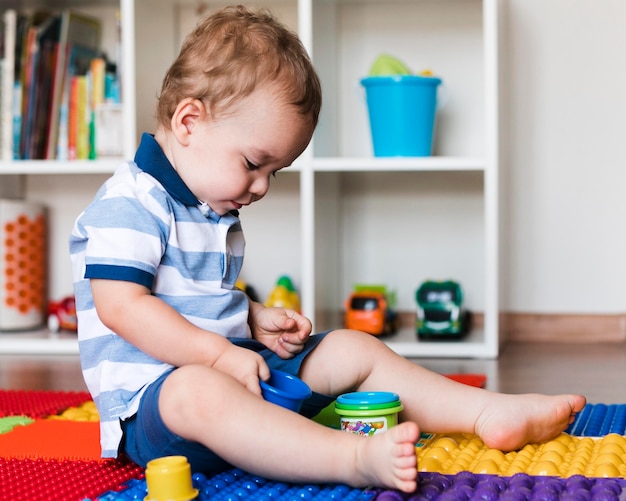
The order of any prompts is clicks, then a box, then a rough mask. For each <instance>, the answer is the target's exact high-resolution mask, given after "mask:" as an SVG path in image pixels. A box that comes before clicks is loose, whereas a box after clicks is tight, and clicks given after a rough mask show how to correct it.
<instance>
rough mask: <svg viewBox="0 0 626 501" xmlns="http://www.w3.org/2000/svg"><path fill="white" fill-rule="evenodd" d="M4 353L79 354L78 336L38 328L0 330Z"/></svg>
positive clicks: (1, 352)
mask: <svg viewBox="0 0 626 501" xmlns="http://www.w3.org/2000/svg"><path fill="white" fill-rule="evenodd" d="M0 354H3V355H77V354H78V338H77V337H76V334H74V333H71V332H58V333H55V332H50V331H49V330H48V329H43V328H42V329H38V330H34V331H28V332H0Z"/></svg>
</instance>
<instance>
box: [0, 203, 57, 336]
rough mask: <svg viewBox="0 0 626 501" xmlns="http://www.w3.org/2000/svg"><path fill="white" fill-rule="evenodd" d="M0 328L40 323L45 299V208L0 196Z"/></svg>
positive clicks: (21, 327)
mask: <svg viewBox="0 0 626 501" xmlns="http://www.w3.org/2000/svg"><path fill="white" fill-rule="evenodd" d="M0 277H1V279H0V284H1V286H0V330H19V329H31V328H34V327H38V326H40V325H42V323H43V319H44V314H45V302H46V222H45V213H44V208H43V207H42V206H41V205H39V204H34V203H28V202H23V201H19V200H0Z"/></svg>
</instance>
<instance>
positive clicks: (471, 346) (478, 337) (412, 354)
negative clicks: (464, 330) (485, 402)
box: [382, 329, 497, 358]
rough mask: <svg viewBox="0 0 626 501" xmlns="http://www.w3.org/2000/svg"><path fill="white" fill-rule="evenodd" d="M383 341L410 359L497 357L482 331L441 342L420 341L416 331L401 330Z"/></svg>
mask: <svg viewBox="0 0 626 501" xmlns="http://www.w3.org/2000/svg"><path fill="white" fill-rule="evenodd" d="M382 341H383V342H384V343H385V344H386V345H387V346H389V348H391V349H392V350H393V351H395V352H396V353H398V354H400V355H402V356H404V357H409V358H494V357H495V356H496V355H497V352H496V351H493V350H492V349H491V348H490V345H491V344H490V343H487V342H486V340H485V331H484V330H482V329H475V330H472V331H471V332H469V333H468V334H467V335H466V336H465V337H463V338H461V339H450V340H441V341H435V340H424V339H419V338H418V337H417V334H416V332H415V330H414V329H401V330H400V331H399V332H398V333H396V334H394V335H392V336H389V337H385V338H382Z"/></svg>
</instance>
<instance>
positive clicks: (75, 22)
mask: <svg viewBox="0 0 626 501" xmlns="http://www.w3.org/2000/svg"><path fill="white" fill-rule="evenodd" d="M101 37H102V26H101V23H100V21H99V20H98V19H96V18H92V17H89V16H86V15H83V14H79V13H77V12H74V11H72V10H70V9H65V10H63V11H62V12H61V19H60V30H59V39H58V42H57V45H56V54H57V59H56V68H55V73H54V80H53V83H52V98H51V103H50V109H49V112H48V116H49V118H50V122H49V127H48V138H47V144H46V155H45V157H46V158H47V159H54V158H56V157H58V155H59V150H61V151H60V153H61V155H64V151H65V149H66V148H67V145H66V144H65V145H63V144H61V142H62V141H65V140H66V133H65V130H61V131H59V128H60V127H64V128H65V129H67V123H61V121H62V120H66V117H67V104H68V99H67V93H68V89H69V80H70V79H71V75H72V74H76V71H77V69H76V63H75V62H72V59H73V58H72V57H71V53H72V51H73V50H75V49H74V47H82V48H83V49H85V50H86V51H88V52H89V57H97V55H98V51H99V49H100V43H101ZM80 71H86V70H84V69H82V68H81V70H80ZM64 103H65V109H63V110H62V106H63V105H64ZM59 159H64V158H63V157H60V158H59Z"/></svg>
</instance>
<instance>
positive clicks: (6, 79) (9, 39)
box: [0, 9, 17, 160]
mask: <svg viewBox="0 0 626 501" xmlns="http://www.w3.org/2000/svg"><path fill="white" fill-rule="evenodd" d="M2 23H3V37H4V38H3V41H2V44H3V55H2V61H0V67H1V74H2V80H1V81H0V160H11V159H12V158H13V85H14V72H15V40H16V27H17V13H16V12H15V10H13V9H7V10H6V11H5V12H4V14H3V15H2Z"/></svg>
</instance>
